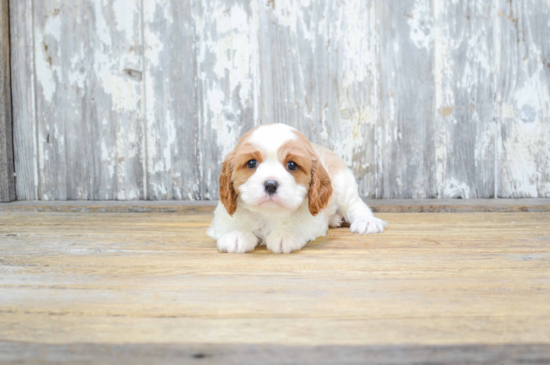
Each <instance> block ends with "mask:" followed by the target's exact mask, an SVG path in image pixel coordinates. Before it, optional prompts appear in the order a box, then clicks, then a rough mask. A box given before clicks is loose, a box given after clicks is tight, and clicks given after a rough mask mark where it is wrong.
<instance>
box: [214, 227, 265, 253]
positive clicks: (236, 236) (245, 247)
mask: <svg viewBox="0 0 550 365" xmlns="http://www.w3.org/2000/svg"><path fill="white" fill-rule="evenodd" d="M256 245H258V237H256V235H255V234H254V233H252V232H240V231H233V232H229V233H227V234H224V235H223V236H222V237H221V238H220V239H219V240H218V250H220V252H230V253H245V252H250V251H253V250H254V248H255V247H256Z"/></svg>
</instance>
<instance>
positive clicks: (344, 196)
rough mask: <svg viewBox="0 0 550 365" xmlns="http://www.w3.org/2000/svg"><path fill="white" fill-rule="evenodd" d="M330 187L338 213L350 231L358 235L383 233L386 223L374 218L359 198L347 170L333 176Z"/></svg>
mask: <svg viewBox="0 0 550 365" xmlns="http://www.w3.org/2000/svg"><path fill="white" fill-rule="evenodd" d="M332 186H333V188H334V193H335V199H336V204H337V205H338V212H340V213H341V214H342V215H343V216H344V218H345V220H346V222H348V223H349V224H350V231H352V232H353V233H359V234H364V233H380V232H383V231H384V227H385V226H386V225H387V223H386V222H384V221H383V220H381V219H378V218H376V217H375V216H374V215H373V214H372V211H371V210H370V208H369V207H368V206H367V204H365V202H364V201H363V200H362V199H361V197H359V191H358V189H357V183H356V182H355V177H354V176H353V173H352V172H351V171H350V170H349V169H345V170H342V171H340V172H338V173H337V174H336V175H335V176H333V177H332Z"/></svg>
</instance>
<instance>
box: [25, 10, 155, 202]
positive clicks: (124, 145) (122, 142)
mask: <svg viewBox="0 0 550 365" xmlns="http://www.w3.org/2000/svg"><path fill="white" fill-rule="evenodd" d="M140 11H141V9H140V7H139V3H138V2H134V1H126V0H109V1H107V0H102V1H78V2H72V1H67V0H52V1H48V2H35V3H34V24H35V26H34V38H35V45H34V50H35V68H36V82H37V88H36V93H37V111H36V113H37V119H38V149H39V154H38V155H39V170H40V176H41V185H40V189H39V197H40V198H41V199H44V200H72V199H76V200H89V199H94V200H104V199H106V200H117V199H120V200H133V199H140V198H142V197H143V175H144V174H143V168H142V165H143V162H142V151H141V138H140V137H141V124H142V123H141V106H140V103H141V82H142V72H141V68H142V65H141V60H142V57H141V32H140V19H141V15H140Z"/></svg>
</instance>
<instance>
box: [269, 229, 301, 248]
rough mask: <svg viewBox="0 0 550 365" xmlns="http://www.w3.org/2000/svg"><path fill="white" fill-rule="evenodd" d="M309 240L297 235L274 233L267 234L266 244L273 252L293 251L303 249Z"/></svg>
mask: <svg viewBox="0 0 550 365" xmlns="http://www.w3.org/2000/svg"><path fill="white" fill-rule="evenodd" d="M306 243H307V241H306V240H305V239H303V238H302V237H300V236H297V235H281V234H278V233H276V232H275V233H272V234H270V235H268V236H267V238H266V240H265V245H266V246H267V248H268V249H270V250H271V251H273V253H291V252H292V251H298V250H301V249H302V247H304V246H305V245H306Z"/></svg>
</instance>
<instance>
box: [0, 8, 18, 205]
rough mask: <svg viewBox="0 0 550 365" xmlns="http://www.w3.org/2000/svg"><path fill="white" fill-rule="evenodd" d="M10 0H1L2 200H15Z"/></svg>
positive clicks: (0, 128) (0, 166) (0, 178)
mask: <svg viewBox="0 0 550 365" xmlns="http://www.w3.org/2000/svg"><path fill="white" fill-rule="evenodd" d="M13 172H14V170H13V132H12V112H11V81H10V30H9V7H8V0H0V202H9V201H12V200H15V181H14V175H13Z"/></svg>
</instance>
